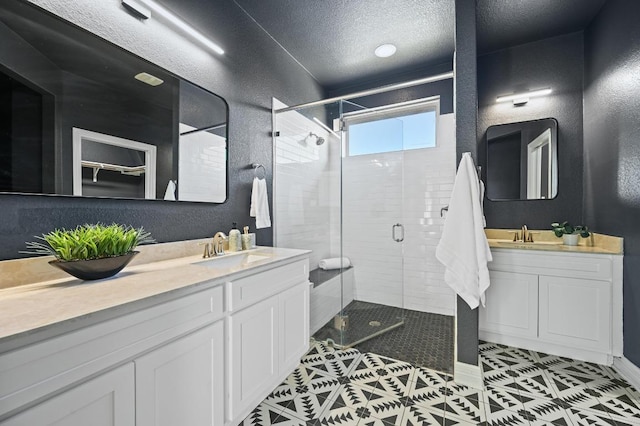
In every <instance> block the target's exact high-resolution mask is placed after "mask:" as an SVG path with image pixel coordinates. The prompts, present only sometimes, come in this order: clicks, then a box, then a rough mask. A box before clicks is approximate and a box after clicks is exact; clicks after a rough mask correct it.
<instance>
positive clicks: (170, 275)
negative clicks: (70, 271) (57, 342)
mask: <svg viewBox="0 0 640 426" xmlns="http://www.w3.org/2000/svg"><path fill="white" fill-rule="evenodd" d="M308 253H309V251H308V250H294V249H285V248H274V247H258V248H256V249H252V250H247V251H241V252H237V253H229V254H227V255H225V256H223V257H220V258H212V259H203V258H202V256H201V255H193V256H185V257H180V258H175V259H170V260H161V261H156V262H151V263H145V264H139V265H135V266H128V267H127V268H125V269H124V270H123V271H122V272H120V273H119V274H118V275H116V276H115V277H112V278H106V279H103V280H97V281H81V280H79V279H76V278H73V277H70V276H69V277H68V278H62V279H55V280H50V281H44V282H39V283H34V284H27V285H20V286H17V287H11V288H6V289H3V290H0V353H2V352H5V351H6V350H10V349H11V348H13V347H15V346H16V342H14V340H20V345H22V344H25V342H24V341H25V340H33V341H35V340H39V339H42V338H47V337H51V336H52V335H57V334H59V333H62V332H67V331H70V330H71V329H75V328H79V326H80V325H82V326H84V325H88V324H89V323H94V322H97V321H98V320H104V319H105V318H108V317H109V316H117V315H120V314H124V313H127V312H131V311H133V310H136V309H141V308H144V307H146V306H147V305H148V306H150V305H153V304H156V303H162V302H164V301H165V299H166V300H170V299H171V298H174V297H180V296H181V295H182V293H184V294H189V293H191V292H193V291H198V290H199V289H200V287H201V285H212V283H214V285H215V283H222V282H224V281H225V279H226V278H228V277H230V276H241V275H249V274H252V273H257V272H260V271H262V270H266V269H269V268H270V267H272V266H276V265H277V264H278V263H284V262H286V261H288V260H293V259H295V258H298V257H299V258H303V257H304V256H306V255H308ZM235 256H245V257H244V259H247V256H252V257H251V258H250V259H249V260H250V261H246V260H245V261H242V260H241V258H240V257H236V258H234V257H235ZM217 261H221V262H222V263H223V264H222V265H221V266H216V267H213V266H205V265H203V264H199V263H203V262H217ZM0 263H1V262H0ZM211 265H214V264H213V263H212V264H211ZM83 320H89V321H83ZM85 323H86V324H85ZM29 335H37V339H36V338H35V337H34V338H32V339H25V337H29Z"/></svg>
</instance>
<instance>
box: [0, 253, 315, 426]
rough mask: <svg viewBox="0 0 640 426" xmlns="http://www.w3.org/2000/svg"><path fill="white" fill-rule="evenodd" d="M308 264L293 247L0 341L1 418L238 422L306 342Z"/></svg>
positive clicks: (142, 425)
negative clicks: (11, 341)
mask: <svg viewBox="0 0 640 426" xmlns="http://www.w3.org/2000/svg"><path fill="white" fill-rule="evenodd" d="M274 250H277V249H274ZM303 253H304V252H303ZM198 268H202V267H201V266H199V267H198ZM201 271H202V270H200V269H198V270H197V271H196V273H199V272H201ZM308 272H309V266H308V258H307V257H306V255H305V256H302V255H297V256H293V257H292V258H290V259H285V260H280V261H279V262H278V263H276V264H275V265H261V266H257V267H255V268H250V269H247V270H241V271H238V272H236V273H232V274H230V275H229V276H228V277H226V276H221V277H220V278H219V279H214V280H211V281H204V282H200V283H198V284H197V285H196V286H194V287H193V288H188V289H186V291H184V292H178V293H177V294H175V295H173V296H166V295H164V296H163V299H162V302H161V303H159V302H155V304H154V303H153V302H147V304H146V306H145V307H143V308H140V309H135V307H131V306H129V307H128V308H127V309H126V310H125V311H124V312H123V313H121V314H119V315H117V314H114V315H112V316H109V317H108V318H109V319H105V320H103V321H97V320H93V321H92V323H91V324H88V325H86V326H84V327H79V328H78V327H76V329H75V330H74V331H70V332H66V333H62V334H57V335H56V336H54V337H51V338H48V339H42V340H36V341H33V339H32V340H31V342H30V343H29V344H26V345H23V346H19V347H17V348H16V349H14V350H11V351H5V352H4V353H1V354H0V425H1V426H18V425H24V426H35V425H61V426H62V425H64V426H76V425H78V426H80V425H82V426H86V425H92V426H93V425H98V426H102V425H105V426H107V425H109V426H133V425H137V426H175V425H189V426H235V425H237V424H239V423H240V422H241V421H242V420H243V419H244V417H245V416H246V415H248V414H249V413H250V412H251V410H253V408H255V407H256V406H257V405H258V404H259V403H260V402H261V401H262V400H263V399H264V398H265V397H266V396H267V395H268V394H269V392H271V391H272V390H273V389H274V388H275V387H276V386H277V385H278V384H279V383H280V382H281V381H282V380H283V379H284V378H285V377H286V376H287V375H289V374H290V373H291V371H293V369H295V367H296V366H297V365H298V363H299V360H300V357H301V356H302V355H303V354H304V353H305V352H306V350H307V348H308V344H309V335H308V330H309V294H308V289H309V281H308ZM105 284H106V282H105ZM92 285H93V284H92ZM118 309H119V308H118Z"/></svg>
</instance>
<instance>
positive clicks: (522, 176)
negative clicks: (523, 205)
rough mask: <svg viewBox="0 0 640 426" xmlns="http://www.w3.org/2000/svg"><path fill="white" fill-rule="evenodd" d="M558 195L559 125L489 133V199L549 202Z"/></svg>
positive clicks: (532, 124)
mask: <svg viewBox="0 0 640 426" xmlns="http://www.w3.org/2000/svg"><path fill="white" fill-rule="evenodd" d="M556 195H558V122H557V121H556V120H555V119H554V118H545V119H541V120H531V121H523V122H519V123H508V124H500V125H496V126H490V127H489V128H488V129H487V198H488V199H490V200H491V201H506V200H548V199H552V198H555V197H556Z"/></svg>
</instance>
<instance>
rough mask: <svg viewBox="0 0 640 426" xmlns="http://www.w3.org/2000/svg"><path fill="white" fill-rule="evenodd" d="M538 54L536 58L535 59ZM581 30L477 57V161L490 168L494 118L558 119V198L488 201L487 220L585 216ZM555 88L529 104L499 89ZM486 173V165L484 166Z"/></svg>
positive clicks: (509, 224)
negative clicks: (513, 99)
mask: <svg viewBox="0 0 640 426" xmlns="http://www.w3.org/2000/svg"><path fill="white" fill-rule="evenodd" d="M533 58H535V59H533ZM583 58H584V55H583V35H582V32H579V33H573V34H569V35H565V36H560V37H554V38H550V39H546V40H541V41H538V42H534V43H528V44H524V45H520V46H516V47H513V48H510V49H504V50H500V51H497V52H494V53H490V54H487V55H483V56H480V57H479V58H478V163H479V164H481V165H482V166H483V169H485V167H484V166H485V165H486V164H487V161H486V149H487V148H486V131H487V128H488V127H489V126H492V125H495V124H505V123H513V122H518V121H527V120H536V119H541V118H548V117H553V118H555V119H557V121H558V196H557V197H556V198H555V199H553V200H525V201H495V202H493V201H489V200H486V201H485V204H484V209H485V216H486V218H487V226H488V227H490V228H491V227H494V228H518V227H520V226H522V225H523V224H527V226H529V227H530V228H535V229H548V228H549V225H550V224H551V223H552V222H556V221H563V220H568V221H570V222H576V223H580V222H581V221H582V73H583V64H584V60H583ZM547 87H549V88H551V89H552V90H553V93H551V95H549V96H546V97H541V98H532V99H531V100H530V101H529V103H527V104H526V105H524V106H520V107H515V106H513V104H511V103H509V102H504V103H496V101H495V100H496V97H497V96H499V95H505V94H510V93H514V92H519V91H526V90H535V89H542V88H547ZM483 174H484V175H485V176H486V170H483Z"/></svg>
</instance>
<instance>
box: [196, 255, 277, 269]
mask: <svg viewBox="0 0 640 426" xmlns="http://www.w3.org/2000/svg"><path fill="white" fill-rule="evenodd" d="M272 257H273V256H272V255H270V254H263V253H238V254H226V255H224V256H220V257H214V258H212V259H206V260H201V261H198V262H195V265H202V266H206V267H208V268H216V269H218V268H220V269H227V268H236V267H240V266H248V265H251V264H253V263H256V262H260V261H263V260H267V259H271V258H272Z"/></svg>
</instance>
